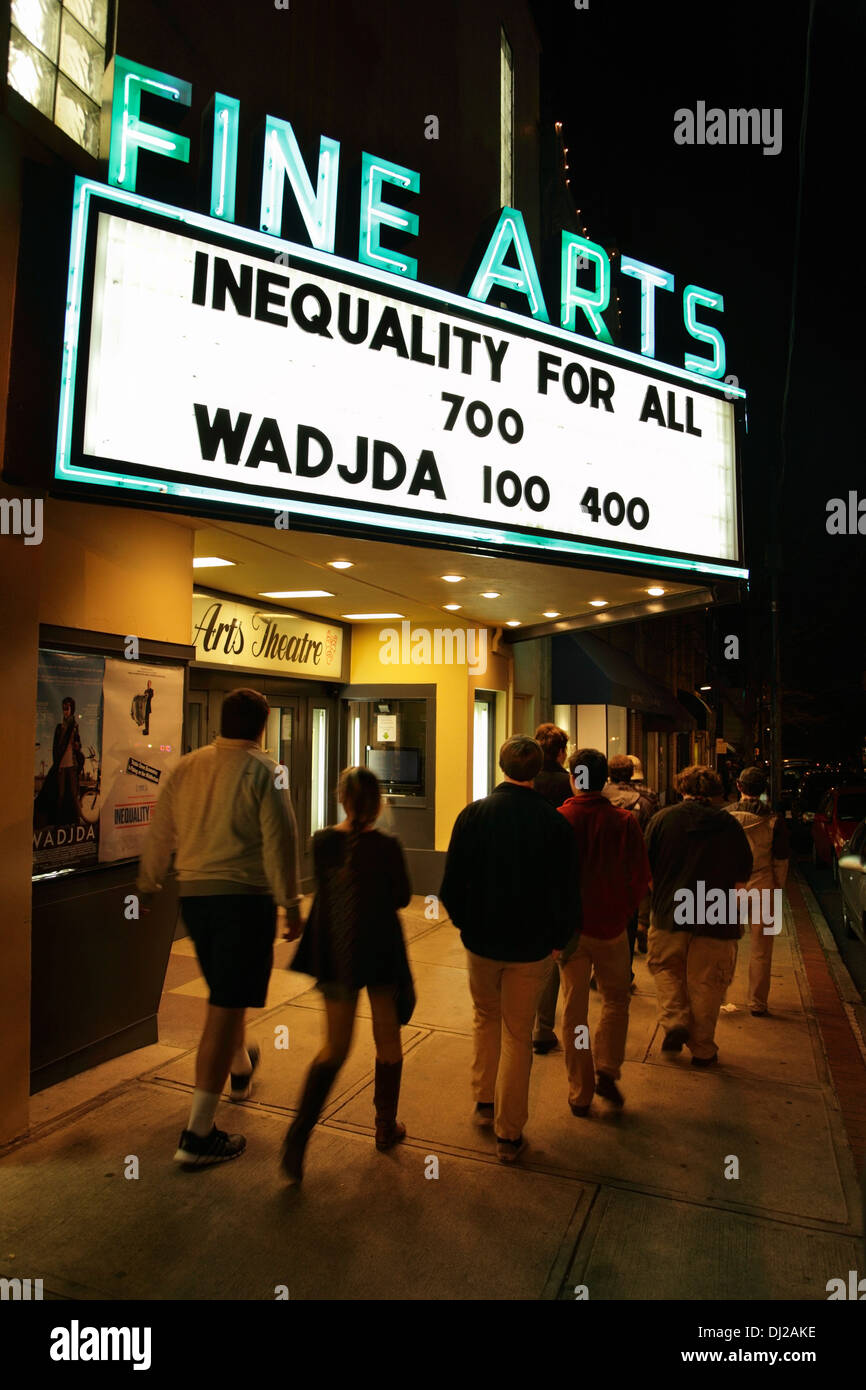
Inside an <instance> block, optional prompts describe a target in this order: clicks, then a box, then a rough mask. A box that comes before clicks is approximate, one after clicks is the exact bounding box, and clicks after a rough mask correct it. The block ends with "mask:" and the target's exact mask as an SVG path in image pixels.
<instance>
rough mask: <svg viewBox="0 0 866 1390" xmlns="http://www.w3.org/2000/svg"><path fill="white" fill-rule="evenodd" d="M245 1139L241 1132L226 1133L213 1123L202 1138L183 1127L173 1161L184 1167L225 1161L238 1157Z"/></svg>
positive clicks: (242, 1149)
mask: <svg viewBox="0 0 866 1390" xmlns="http://www.w3.org/2000/svg"><path fill="white" fill-rule="evenodd" d="M246 1146H247V1141H246V1139H245V1138H244V1136H243V1135H242V1134H226V1132H225V1130H224V1129H217V1127H216V1125H214V1127H213V1129H212V1130H211V1132H210V1134H206V1135H205V1136H204V1138H202V1136H201V1135H200V1134H193V1132H192V1130H191V1129H185V1130H184V1131H183V1133H182V1134H181V1136H180V1142H179V1144H178V1146H177V1152H176V1153H175V1156H174V1161H175V1163H181V1164H183V1166H184V1168H204V1167H206V1166H207V1165H208V1164H210V1163H226V1162H228V1160H229V1159H230V1158H240V1156H241V1154H242V1153H243V1151H244V1149H245V1148H246Z"/></svg>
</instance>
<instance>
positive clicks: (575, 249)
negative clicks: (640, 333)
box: [559, 232, 613, 343]
mask: <svg viewBox="0 0 866 1390" xmlns="http://www.w3.org/2000/svg"><path fill="white" fill-rule="evenodd" d="M580 260H586V261H593V262H594V263H595V265H596V266H597V270H596V276H595V288H594V289H591V290H588V289H585V288H584V287H583V286H581V285H578V283H577V271H578V268H579V267H578V261H580ZM580 268H582V267H580ZM609 303H610V261H609V260H608V258H607V252H606V251H605V249H604V247H603V246H599V245H598V243H597V242H595V241H587V239H586V237H582V236H577V235H576V234H575V233H573V232H563V234H562V260H561V274H560V320H559V321H560V324H561V325H562V327H563V328H566V329H568V330H569V332H571V333H576V332H577V329H576V327H575V324H576V322H577V311H578V309H580V311H581V313H582V314H584V315H585V317H586V319H587V321H588V323H589V326H590V328H591V329H592V332H593V334H594V336H595V337H596V338H600V339H601V341H602V342H603V343H612V342H613V339H612V338H611V336H610V333H609V331H608V327H607V324H606V323H605V321H604V319H603V318H602V317H601V316H602V314H603V313H604V311H605V309H606V308H607V306H608V304H609Z"/></svg>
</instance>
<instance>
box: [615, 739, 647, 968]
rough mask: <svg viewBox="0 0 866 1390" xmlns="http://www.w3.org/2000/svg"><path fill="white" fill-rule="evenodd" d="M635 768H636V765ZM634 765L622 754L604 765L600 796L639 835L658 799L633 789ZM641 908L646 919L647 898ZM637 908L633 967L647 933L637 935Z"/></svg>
mask: <svg viewBox="0 0 866 1390" xmlns="http://www.w3.org/2000/svg"><path fill="white" fill-rule="evenodd" d="M638 766H640V764H639V763H638ZM634 771H635V764H634V762H633V761H632V759H631V757H627V756H626V755H625V753H617V754H615V755H614V757H612V758H611V759H610V761H609V762H608V781H607V782H606V783H605V788H604V795H605V796H606V797H607V799H608V801H609V802H610V803H611V805H613V806H619V807H620V809H621V810H623V811H630V812H631V814H632V815H633V816H634V818H635V820H636V821H637V823H638V826H639V827H640V831H641V834H643V832H644V831H645V830H646V828H647V826H648V825H649V823H650V821H651V820H652V818H653V816H654V815H655V813H656V811H657V810H658V799H657V798H656V799H655V800H653V799H651V798H650V796H649V795H648V794H647V792H644V791H642V790H641V789H640V787H636V786H635V785H634V781H633V774H634ZM640 906H643V907H644V909H645V911H646V913H647V915H648V914H649V901H648V895H647V896H645V898H644V900H643V901H642V903H641V904H640ZM638 916H639V907H636V908H635V910H634V912H633V913H632V915H631V917H630V918H629V922H628V927H627V929H626V930H627V932H628V949H629V956H630V959H631V961H632V963H634V950H635V945H638V946H639V948H640V952H641V955H644V956H645V955H646V953H647V933H646V931H643V932H642V931H641V930H640V928H639V926H638ZM631 978H632V984H633V983H634V971H633V970H632V974H631Z"/></svg>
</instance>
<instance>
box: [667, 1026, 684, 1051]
mask: <svg viewBox="0 0 866 1390" xmlns="http://www.w3.org/2000/svg"><path fill="white" fill-rule="evenodd" d="M688 1040H689V1030H688V1028H672V1029H671V1030H670V1032H669V1033H665V1036H664V1042H663V1043H662V1052H682V1050H683V1047H684V1045H685V1044H686V1043H687V1042H688Z"/></svg>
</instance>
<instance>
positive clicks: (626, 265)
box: [619, 256, 674, 357]
mask: <svg viewBox="0 0 866 1390" xmlns="http://www.w3.org/2000/svg"><path fill="white" fill-rule="evenodd" d="M619 268H620V270H621V271H622V273H623V275H630V276H632V277H633V278H634V279H635V280H640V350H641V352H642V354H643V356H644V357H655V355H656V296H655V292H656V290H672V289H673V287H674V277H673V275H671V274H670V273H669V272H668V271H667V270H659V268H658V266H655V265H646V264H645V262H644V261H636V260H635V259H634V257H633V256H623V257H622V259H621V261H620V263H619Z"/></svg>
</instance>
